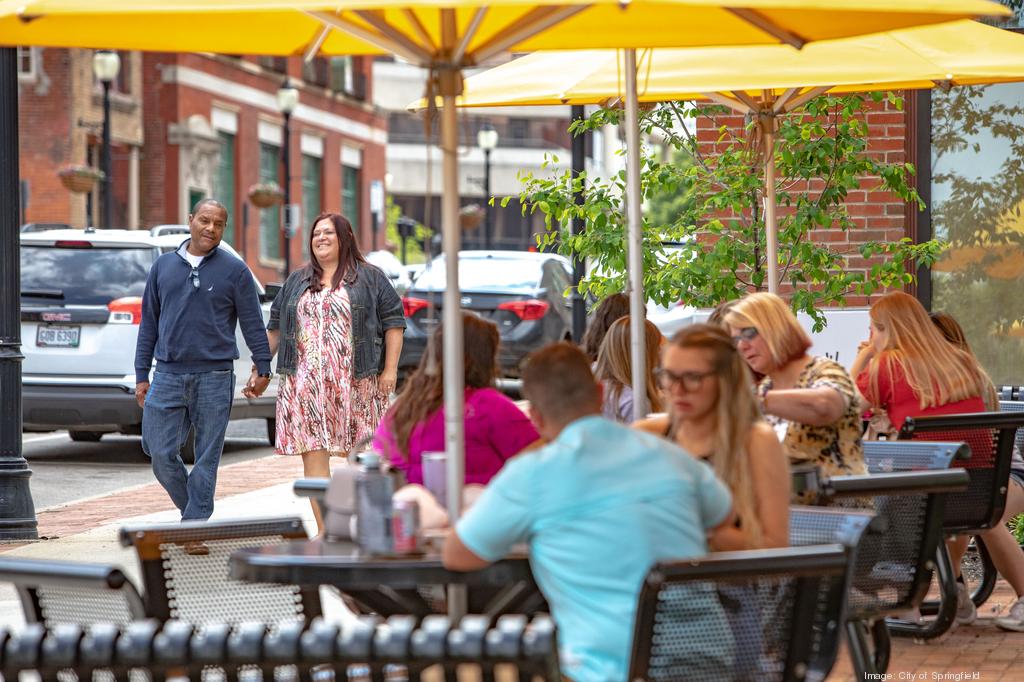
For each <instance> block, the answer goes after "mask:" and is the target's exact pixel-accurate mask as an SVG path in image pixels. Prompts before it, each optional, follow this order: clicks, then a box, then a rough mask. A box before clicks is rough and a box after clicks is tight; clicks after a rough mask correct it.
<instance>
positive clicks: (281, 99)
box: [277, 78, 299, 277]
mask: <svg viewBox="0 0 1024 682" xmlns="http://www.w3.org/2000/svg"><path fill="white" fill-rule="evenodd" d="M298 105H299V90H298V88H296V87H295V86H293V85H292V84H291V81H289V80H288V79H287V78H285V80H284V83H283V84H282V85H281V87H280V88H279V89H278V91H277V108H278V109H280V110H281V114H282V115H283V116H284V144H283V145H282V147H281V162H282V165H283V166H284V182H283V183H282V184H283V185H284V187H283V189H284V229H283V230H282V232H283V241H284V247H283V251H284V254H283V255H284V276H285V277H288V273H289V272H290V271H291V251H292V248H291V246H292V241H291V236H292V232H294V231H295V229H296V227H297V226H296V225H293V224H292V222H293V221H294V220H295V217H294V216H293V215H292V163H291V158H292V151H291V142H292V139H291V125H290V124H291V118H292V112H293V111H295V107H297V106H298Z"/></svg>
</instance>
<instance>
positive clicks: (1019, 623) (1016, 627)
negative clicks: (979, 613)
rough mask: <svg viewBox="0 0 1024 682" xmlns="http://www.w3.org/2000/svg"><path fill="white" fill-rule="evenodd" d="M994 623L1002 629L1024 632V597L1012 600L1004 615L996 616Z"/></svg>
mask: <svg viewBox="0 0 1024 682" xmlns="http://www.w3.org/2000/svg"><path fill="white" fill-rule="evenodd" d="M995 622H996V625H998V626H999V627H1001V628H1002V629H1004V630H1012V631H1013V632H1024V597H1021V598H1020V599H1018V600H1017V601H1015V602H1013V605H1012V606H1011V607H1010V610H1009V611H1007V613H1006V615H1005V616H1002V617H1000V618H996V621H995Z"/></svg>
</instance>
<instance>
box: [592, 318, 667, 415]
mask: <svg viewBox="0 0 1024 682" xmlns="http://www.w3.org/2000/svg"><path fill="white" fill-rule="evenodd" d="M629 336H630V335H629V316H628V315H627V316H626V317H620V318H619V319H618V320H616V321H615V322H614V323H613V324H612V326H611V327H609V328H608V333H607V334H605V337H604V341H602V342H601V349H600V350H599V351H598V353H597V368H596V369H595V371H594V375H595V376H596V377H597V379H598V380H599V381H600V382H601V385H602V386H603V387H604V406H603V408H602V412H603V414H604V416H606V417H608V418H609V419H612V420H615V421H617V422H622V423H626V424H628V423H630V422H632V421H633V388H632V382H633V360H632V358H631V355H630V347H629V344H630V338H629ZM663 340H664V337H662V335H661V332H660V331H658V328H657V327H655V326H654V323H653V322H651V321H650V320H644V342H645V343H646V345H647V367H646V368H644V385H646V386H647V408H648V410H647V411H648V412H661V409H662V407H661V393H660V392H659V391H658V381H657V379H656V378H655V376H654V370H655V369H656V368H657V366H658V352H659V351H660V350H661V342H662V341H663Z"/></svg>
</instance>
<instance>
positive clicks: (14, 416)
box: [0, 47, 39, 540]
mask: <svg viewBox="0 0 1024 682" xmlns="http://www.w3.org/2000/svg"><path fill="white" fill-rule="evenodd" d="M0 196H5V197H7V198H8V200H7V201H6V202H4V203H2V204H0V206H2V208H0V540H32V539H35V538H37V537H39V534H38V531H37V528H36V511H35V505H34V504H33V503H32V492H31V491H30V490H29V486H28V479H29V477H30V476H31V475H32V471H31V470H30V469H29V468H28V462H27V461H26V460H25V458H24V457H23V456H22V454H21V425H22V421H21V419H22V414H21V361H22V360H23V359H24V356H23V355H22V354H21V256H20V253H19V245H18V57H17V51H16V49H15V48H13V47H4V48H0Z"/></svg>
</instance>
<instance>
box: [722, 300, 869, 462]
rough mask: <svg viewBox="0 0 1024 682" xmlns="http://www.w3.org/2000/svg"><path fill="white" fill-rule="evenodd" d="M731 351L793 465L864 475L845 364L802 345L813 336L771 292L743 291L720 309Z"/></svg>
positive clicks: (854, 392)
mask: <svg viewBox="0 0 1024 682" xmlns="http://www.w3.org/2000/svg"><path fill="white" fill-rule="evenodd" d="M724 321H725V324H726V326H727V328H728V329H729V333H730V334H731V336H732V338H733V341H734V342H735V343H736V349H737V350H738V351H739V353H740V355H741V356H742V357H743V359H744V360H745V361H746V363H747V365H748V366H749V367H750V369H751V370H753V371H755V372H759V373H761V374H764V375H765V376H764V378H763V379H761V382H760V383H759V384H758V387H757V395H758V398H759V400H760V403H761V410H762V412H763V413H764V415H765V418H766V419H767V420H768V423H769V424H771V425H772V427H774V429H775V432H776V435H777V436H778V438H779V440H780V441H781V443H782V445H783V447H784V448H785V450H786V454H787V455H788V456H789V461H790V463H791V464H814V465H817V466H818V467H819V469H820V470H821V473H822V474H823V475H825V476H837V475H843V474H865V473H867V469H866V467H865V466H864V449H863V447H862V445H861V427H862V425H861V415H860V412H859V411H858V409H857V408H858V404H859V401H858V396H857V389H856V388H855V387H854V384H853V380H852V379H851V378H850V375H849V374H848V373H847V371H846V370H845V369H843V367H842V365H840V364H839V363H837V362H835V361H834V360H831V359H829V358H825V357H818V356H813V355H811V354H810V353H808V352H807V351H808V350H809V349H810V347H811V338H810V336H808V334H807V332H806V331H805V330H804V328H803V327H802V326H801V325H800V322H799V321H798V320H797V319H796V315H794V314H793V311H792V310H790V308H789V306H788V305H786V302H785V301H783V300H782V299H781V298H779V297H778V296H776V295H775V294H769V293H764V292H762V293H757V294H751V295H749V296H746V297H744V298H742V299H740V300H739V301H737V302H736V304H735V305H734V306H733V307H732V308H731V309H730V310H729V312H728V313H726V315H725V319H724Z"/></svg>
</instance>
